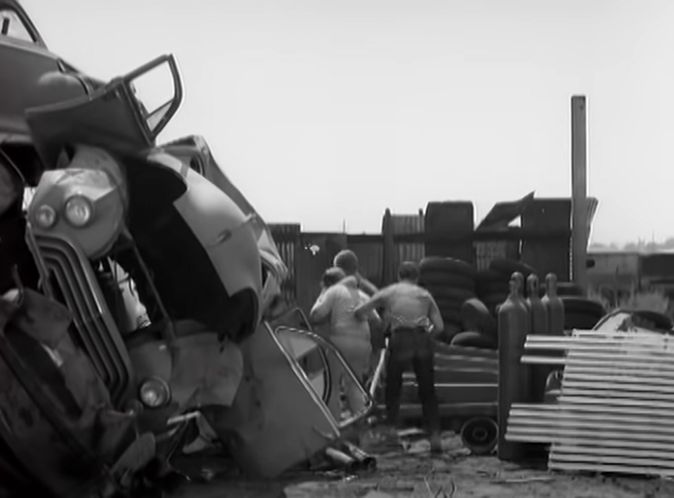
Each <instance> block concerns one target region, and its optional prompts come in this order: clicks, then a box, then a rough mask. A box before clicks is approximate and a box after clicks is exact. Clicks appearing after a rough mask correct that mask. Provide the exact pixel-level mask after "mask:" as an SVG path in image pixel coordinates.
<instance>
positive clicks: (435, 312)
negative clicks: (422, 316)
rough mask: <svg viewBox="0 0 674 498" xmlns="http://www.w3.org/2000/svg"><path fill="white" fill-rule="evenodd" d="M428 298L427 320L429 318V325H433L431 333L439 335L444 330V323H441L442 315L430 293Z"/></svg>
mask: <svg viewBox="0 0 674 498" xmlns="http://www.w3.org/2000/svg"><path fill="white" fill-rule="evenodd" d="M428 298H429V300H430V308H429V310H428V318H430V320H431V323H432V324H433V333H435V334H439V333H440V332H442V331H443V330H445V323H444V322H443V321H442V315H441V314H440V310H439V309H438V304H437V303H436V302H435V299H433V296H431V294H430V293H429V294H428Z"/></svg>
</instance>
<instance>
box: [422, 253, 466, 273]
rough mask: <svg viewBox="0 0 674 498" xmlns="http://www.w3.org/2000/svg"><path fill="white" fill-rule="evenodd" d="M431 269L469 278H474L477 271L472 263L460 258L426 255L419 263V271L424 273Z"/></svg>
mask: <svg viewBox="0 0 674 498" xmlns="http://www.w3.org/2000/svg"><path fill="white" fill-rule="evenodd" d="M431 271H436V272H446V273H455V274H458V275H464V276H467V277H471V278H475V274H476V273H477V270H476V269H475V267H474V266H473V265H471V264H469V263H466V262H465V261H462V260H460V259H454V258H443V257H440V256H427V257H425V258H424V259H422V260H421V262H420V263H419V273H420V274H424V273H426V272H431Z"/></svg>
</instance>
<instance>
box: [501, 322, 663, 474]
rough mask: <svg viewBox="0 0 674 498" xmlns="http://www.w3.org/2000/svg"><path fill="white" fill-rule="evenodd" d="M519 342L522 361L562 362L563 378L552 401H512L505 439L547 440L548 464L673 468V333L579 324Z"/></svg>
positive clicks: (637, 470) (633, 470) (635, 470)
mask: <svg viewBox="0 0 674 498" xmlns="http://www.w3.org/2000/svg"><path fill="white" fill-rule="evenodd" d="M524 347H525V350H526V354H525V355H524V356H523V357H522V362H523V363H527V364H536V365H542V364H544V365H562V366H563V368H564V372H563V379H562V383H561V390H560V394H559V397H558V399H557V400H556V402H553V403H542V404H531V403H514V404H513V405H512V407H511V410H510V415H509V419H508V431H507V434H506V439H507V440H508V441H512V442H520V443H546V444H550V453H549V468H550V469H554V470H577V471H578V470H585V471H597V472H619V473H630V474H645V475H655V476H669V477H671V476H673V475H674V425H673V424H672V420H674V387H673V386H672V380H673V379H674V342H672V336H670V335H668V334H662V333H659V332H652V331H648V330H644V329H633V330H627V331H615V330H614V331H606V330H602V331H580V330H578V331H574V333H573V335H571V336H570V337H550V336H541V335H529V336H528V337H527V339H526V343H525V346H524ZM544 351H547V352H557V353H559V352H565V353H566V354H565V355H564V356H563V357H559V356H557V357H555V356H546V355H542V354H541V352H544Z"/></svg>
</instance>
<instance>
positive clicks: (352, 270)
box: [332, 249, 377, 296]
mask: <svg viewBox="0 0 674 498" xmlns="http://www.w3.org/2000/svg"><path fill="white" fill-rule="evenodd" d="M332 264H333V265H334V266H336V267H337V268H341V269H342V270H344V273H346V276H347V277H351V276H353V277H356V282H357V283H358V288H359V289H361V290H362V291H363V292H365V294H367V295H368V296H371V295H373V294H374V293H375V292H377V287H376V286H375V285H374V284H373V283H372V282H370V281H369V280H368V279H366V278H365V277H363V276H362V275H361V274H360V272H359V271H358V256H356V253H355V252H353V251H352V250H351V249H343V250H341V251H339V252H338V253H337V255H336V256H335V259H334V260H333V263H332Z"/></svg>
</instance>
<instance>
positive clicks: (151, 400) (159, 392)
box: [138, 377, 171, 408]
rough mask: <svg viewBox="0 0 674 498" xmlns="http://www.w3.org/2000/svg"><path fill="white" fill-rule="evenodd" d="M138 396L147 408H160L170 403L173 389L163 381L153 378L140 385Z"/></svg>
mask: <svg viewBox="0 0 674 498" xmlns="http://www.w3.org/2000/svg"><path fill="white" fill-rule="evenodd" d="M138 395H139V397H140V400H141V401H142V402H143V404H144V405H145V406H147V407H149V408H159V407H160V406H164V405H165V404H166V403H168V401H169V399H170V397H171V389H170V388H169V386H168V384H167V383H166V382H165V381H164V380H163V379H160V378H158V377H151V378H149V379H146V380H145V381H143V383H142V384H141V385H140V390H139V392H138Z"/></svg>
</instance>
